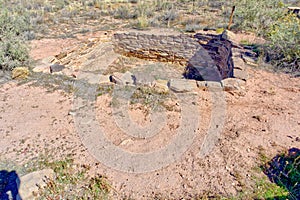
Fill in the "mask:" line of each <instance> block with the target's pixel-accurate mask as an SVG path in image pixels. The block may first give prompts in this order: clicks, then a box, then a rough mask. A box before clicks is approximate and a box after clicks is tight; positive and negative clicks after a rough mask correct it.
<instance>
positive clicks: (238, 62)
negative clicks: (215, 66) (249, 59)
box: [232, 57, 246, 70]
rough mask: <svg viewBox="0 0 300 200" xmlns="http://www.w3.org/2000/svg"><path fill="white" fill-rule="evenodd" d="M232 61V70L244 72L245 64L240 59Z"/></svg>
mask: <svg viewBox="0 0 300 200" xmlns="http://www.w3.org/2000/svg"><path fill="white" fill-rule="evenodd" d="M232 61H233V66H234V69H240V70H246V64H245V62H244V60H243V59H242V58H241V57H233V58H232Z"/></svg>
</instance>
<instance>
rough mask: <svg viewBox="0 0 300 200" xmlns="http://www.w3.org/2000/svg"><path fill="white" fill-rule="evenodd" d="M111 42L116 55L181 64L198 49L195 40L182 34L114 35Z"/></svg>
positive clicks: (198, 45) (131, 33) (130, 33)
mask: <svg viewBox="0 0 300 200" xmlns="http://www.w3.org/2000/svg"><path fill="white" fill-rule="evenodd" d="M113 41H114V48H115V51H116V52H118V53H122V54H124V55H127V56H135V57H139V58H143V59H153V60H158V61H164V62H165V61H166V62H168V61H171V62H179V63H182V64H185V63H186V62H187V61H188V60H189V59H190V58H191V57H192V56H193V55H194V54H195V52H196V51H197V50H198V49H199V47H200V44H199V43H198V42H197V39H194V38H191V37H189V36H187V35H183V34H179V35H178V34H176V35H160V34H158V35H155V34H146V33H138V32H129V33H116V34H114V38H113Z"/></svg>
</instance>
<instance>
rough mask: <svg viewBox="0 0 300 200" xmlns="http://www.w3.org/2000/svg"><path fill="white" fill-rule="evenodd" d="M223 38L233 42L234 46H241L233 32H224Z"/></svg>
mask: <svg viewBox="0 0 300 200" xmlns="http://www.w3.org/2000/svg"><path fill="white" fill-rule="evenodd" d="M221 37H222V38H223V39H226V40H229V41H230V42H232V44H234V45H236V46H239V41H238V40H237V39H236V38H237V37H236V35H235V33H233V32H232V31H229V30H224V31H223V33H222V35H221Z"/></svg>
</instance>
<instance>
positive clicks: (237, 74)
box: [233, 69, 248, 81]
mask: <svg viewBox="0 0 300 200" xmlns="http://www.w3.org/2000/svg"><path fill="white" fill-rule="evenodd" d="M233 76H234V78H238V79H241V80H244V81H246V80H247V79H248V73H247V71H246V70H240V69H234V70H233Z"/></svg>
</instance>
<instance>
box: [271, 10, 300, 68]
mask: <svg viewBox="0 0 300 200" xmlns="http://www.w3.org/2000/svg"><path fill="white" fill-rule="evenodd" d="M267 37H268V39H269V40H270V44H269V45H268V46H267V47H266V53H267V55H268V57H269V59H270V60H271V62H272V63H273V64H275V65H276V67H277V69H284V70H285V71H287V72H295V71H299V70H300V19H299V18H298V17H297V16H296V15H294V14H288V15H286V16H283V17H282V18H280V19H279V20H277V21H276V23H274V24H273V26H272V27H271V28H270V29H269V32H268V35H267Z"/></svg>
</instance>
